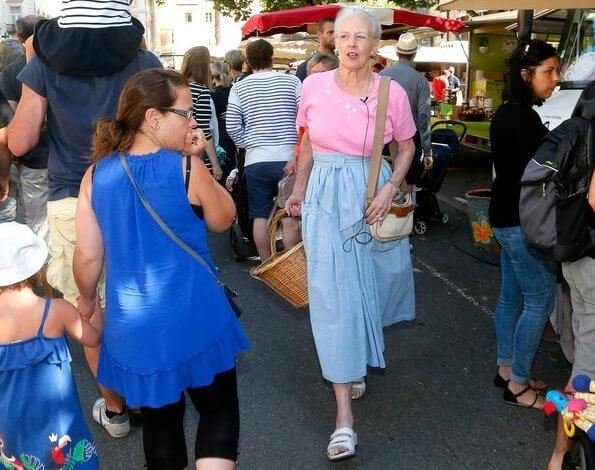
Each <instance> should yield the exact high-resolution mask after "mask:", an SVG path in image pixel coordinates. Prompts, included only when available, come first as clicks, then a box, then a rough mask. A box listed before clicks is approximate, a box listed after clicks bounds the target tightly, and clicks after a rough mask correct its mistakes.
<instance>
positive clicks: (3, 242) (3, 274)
mask: <svg viewBox="0 0 595 470" xmlns="http://www.w3.org/2000/svg"><path fill="white" fill-rule="evenodd" d="M0 246H1V247H2V249H1V250H0V286H10V285H12V284H16V283H17V282H21V281H24V280H25V279H28V278H30V277H31V276H33V275H34V274H35V273H37V272H38V271H39V270H40V269H41V267H42V266H43V265H44V263H45V260H46V259H47V256H48V247H47V246H46V244H45V242H44V241H43V240H42V239H41V238H40V237H38V236H37V235H35V234H34V233H33V232H32V231H31V229H30V228H29V227H27V226H26V225H22V224H19V223H17V222H6V223H4V224H0Z"/></svg>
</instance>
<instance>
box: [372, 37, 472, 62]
mask: <svg viewBox="0 0 595 470" xmlns="http://www.w3.org/2000/svg"><path fill="white" fill-rule="evenodd" d="M378 54H379V55H381V56H382V57H386V58H387V59H391V60H395V61H396V60H398V57H397V53H396V51H395V48H394V46H384V47H381V48H380V49H379V50H378ZM468 55H469V41H447V42H443V43H442V44H441V45H440V46H438V47H428V46H421V47H420V48H419V49H418V50H417V54H415V59H414V62H435V63H439V64H466V63H467V60H468V59H467V57H468Z"/></svg>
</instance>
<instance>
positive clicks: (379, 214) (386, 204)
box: [365, 183, 397, 225]
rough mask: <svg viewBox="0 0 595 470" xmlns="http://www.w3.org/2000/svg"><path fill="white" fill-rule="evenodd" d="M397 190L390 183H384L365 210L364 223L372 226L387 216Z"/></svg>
mask: <svg viewBox="0 0 595 470" xmlns="http://www.w3.org/2000/svg"><path fill="white" fill-rule="evenodd" d="M396 194H397V190H396V189H395V187H394V186H393V185H392V183H386V184H385V185H384V186H382V188H380V190H379V191H378V192H377V193H376V196H375V197H374V199H373V200H372V203H371V204H370V205H369V206H368V208H367V209H366V214H365V215H366V223H368V225H372V224H374V223H376V222H381V221H382V220H384V218H385V217H386V216H387V214H388V212H389V211H390V207H391V204H392V202H393V199H394V197H395V195H396Z"/></svg>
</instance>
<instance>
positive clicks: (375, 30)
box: [335, 7, 382, 39]
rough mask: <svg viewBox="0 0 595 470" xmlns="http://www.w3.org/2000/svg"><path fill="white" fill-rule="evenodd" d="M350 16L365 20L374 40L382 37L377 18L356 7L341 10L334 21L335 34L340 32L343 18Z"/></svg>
mask: <svg viewBox="0 0 595 470" xmlns="http://www.w3.org/2000/svg"><path fill="white" fill-rule="evenodd" d="M352 15H359V16H362V17H363V18H365V19H366V20H367V21H368V24H369V26H370V33H371V34H372V37H373V38H374V39H380V36H382V27H381V26H380V21H378V18H376V16H375V15H373V14H372V13H370V12H369V11H368V10H365V9H363V8H357V7H347V8H341V10H340V11H339V14H338V15H337V18H336V19H335V34H336V33H337V31H340V30H341V25H342V24H343V21H344V20H345V18H347V17H349V16H352Z"/></svg>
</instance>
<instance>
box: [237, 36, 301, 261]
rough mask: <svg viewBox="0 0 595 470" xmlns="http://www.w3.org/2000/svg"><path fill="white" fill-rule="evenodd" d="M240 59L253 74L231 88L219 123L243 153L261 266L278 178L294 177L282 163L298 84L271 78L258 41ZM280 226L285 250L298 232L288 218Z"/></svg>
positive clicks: (291, 140) (265, 45)
mask: <svg viewBox="0 0 595 470" xmlns="http://www.w3.org/2000/svg"><path fill="white" fill-rule="evenodd" d="M246 59H247V61H248V64H249V65H250V67H251V68H252V69H253V71H254V73H253V74H251V75H249V76H248V77H246V78H244V79H243V80H242V81H240V82H236V83H235V84H234V85H233V87H232V88H231V92H230V94H229V102H228V105H227V114H226V116H225V120H226V128H227V133H228V134H229V136H230V137H231V138H232V139H233V141H234V142H235V144H236V145H237V146H238V147H242V148H245V149H246V161H245V169H246V170H245V175H246V183H247V187H248V215H249V217H250V218H251V219H253V220H254V228H253V235H254V237H253V238H254V243H255V244H256V248H257V250H258V254H259V256H260V258H261V260H262V261H265V260H266V259H267V258H269V257H270V256H271V253H270V248H269V241H270V239H269V230H268V217H269V215H270V213H271V210H272V209H273V205H274V198H275V196H276V194H277V185H278V183H279V181H280V180H281V179H282V178H283V176H284V174H292V173H294V172H295V163H293V161H292V163H291V164H288V161H289V160H290V159H292V157H293V154H294V149H295V144H296V143H297V141H298V138H297V130H296V126H295V120H296V116H297V109H298V106H299V99H300V92H301V82H300V80H299V78H297V77H296V76H294V75H288V74H284V73H278V72H273V46H272V45H271V44H270V43H269V42H267V41H265V40H264V39H258V40H256V41H254V42H252V43H250V45H249V46H248V47H247V49H246ZM282 224H283V243H284V246H285V248H286V249H288V248H291V247H292V246H294V245H295V244H296V243H297V242H298V241H299V239H300V233H299V227H298V223H297V220H296V219H292V218H286V219H284V220H283V222H282Z"/></svg>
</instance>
